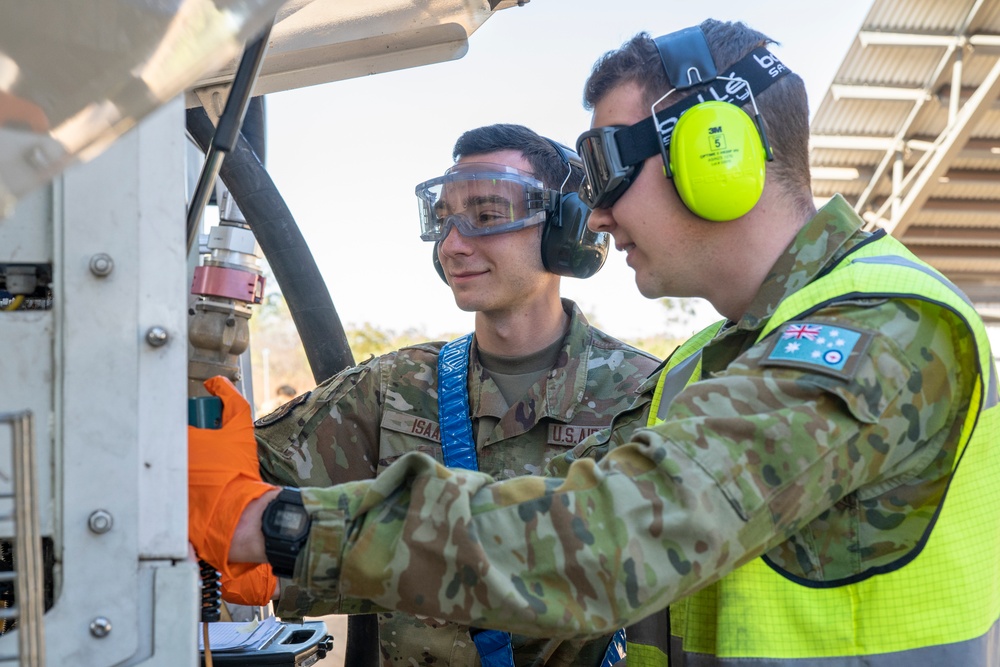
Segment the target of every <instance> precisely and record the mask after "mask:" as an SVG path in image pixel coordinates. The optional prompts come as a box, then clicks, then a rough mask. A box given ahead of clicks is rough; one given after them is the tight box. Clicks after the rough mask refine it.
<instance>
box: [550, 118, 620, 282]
mask: <svg viewBox="0 0 1000 667" xmlns="http://www.w3.org/2000/svg"><path fill="white" fill-rule="evenodd" d="M545 140H546V141H548V142H549V143H550V144H551V145H552V147H553V148H555V149H556V152H557V153H559V157H560V158H562V161H563V164H565V165H566V167H567V172H566V179H565V180H564V181H563V184H564V185H565V183H566V182H567V181H569V179H570V176H571V175H572V173H573V170H574V169H576V170H577V171H578V172H582V171H583V161H582V160H580V156H579V155H577V154H576V152H575V151H573V150H572V149H570V148H568V147H566V146H564V145H562V144H560V143H559V142H557V141H553V140H551V139H549V138H547V137H545ZM562 190H563V189H562V188H560V190H559V192H556V191H555V190H552V191H551V196H552V197H553V206H552V210H551V212H550V213H549V217H548V220H547V221H546V223H545V229H544V231H543V232H542V264H543V265H544V266H545V269H546V270H547V271H549V272H550V273H555V274H556V275H560V276H568V277H570V278H589V277H591V276H592V275H594V274H595V273H597V272H598V271H600V270H601V267H602V266H604V260H606V259H607V258H608V247H609V246H610V244H611V239H610V238H609V236H608V234H607V233H605V232H593V231H591V230H590V228H589V227H587V220H588V219H589V218H590V209H589V208H587V206H586V204H584V203H583V201H582V200H581V199H580V195H578V194H577V191H576V190H573V191H572V192H563V191H562Z"/></svg>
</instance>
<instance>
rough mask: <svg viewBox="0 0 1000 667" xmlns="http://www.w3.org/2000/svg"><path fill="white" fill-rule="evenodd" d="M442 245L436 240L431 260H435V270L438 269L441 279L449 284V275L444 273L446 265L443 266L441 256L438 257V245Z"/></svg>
mask: <svg viewBox="0 0 1000 667" xmlns="http://www.w3.org/2000/svg"><path fill="white" fill-rule="evenodd" d="M440 245H441V242H440V241H435V242H434V247H433V248H431V253H432V254H433V257H432V258H431V261H432V262H434V270H435V271H437V274H438V275H439V276H441V280H443V281H444V284H445V285H447V284H448V277H447V276H445V275H444V267H443V266H441V258H440V257H438V247H440Z"/></svg>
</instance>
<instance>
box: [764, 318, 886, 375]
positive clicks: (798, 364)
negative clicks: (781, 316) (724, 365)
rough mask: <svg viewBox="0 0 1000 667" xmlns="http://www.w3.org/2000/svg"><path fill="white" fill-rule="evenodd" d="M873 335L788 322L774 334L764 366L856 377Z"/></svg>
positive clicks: (826, 325) (843, 328)
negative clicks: (788, 367) (787, 367)
mask: <svg viewBox="0 0 1000 667" xmlns="http://www.w3.org/2000/svg"><path fill="white" fill-rule="evenodd" d="M872 337H873V336H872V334H871V333H868V332H865V331H858V330H856V329H852V328H850V327H845V326H840V325H837V326H834V325H831V324H827V323H825V322H823V323H820V322H801V321H800V322H787V323H785V324H784V325H783V326H782V328H781V329H780V330H779V331H778V332H777V333H776V334H775V335H774V340H773V341H772V342H771V347H770V349H769V350H768V351H767V355H766V356H765V357H764V359H763V360H761V362H760V365H761V366H790V367H792V368H800V369H803V370H807V371H813V372H818V373H823V374H825V375H832V376H833V377H836V378H840V379H842V380H849V379H851V378H852V377H854V373H855V372H856V371H857V368H858V364H859V363H860V362H861V358H862V356H863V355H864V353H865V350H867V349H868V345H869V343H871V341H872Z"/></svg>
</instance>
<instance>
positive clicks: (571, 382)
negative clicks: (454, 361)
mask: <svg viewBox="0 0 1000 667" xmlns="http://www.w3.org/2000/svg"><path fill="white" fill-rule="evenodd" d="M562 305H563V310H565V311H566V313H567V314H568V315H569V330H568V331H567V332H566V336H565V337H564V338H563V344H562V349H561V350H560V351H559V356H558V358H557V359H556V363H555V366H553V367H552V368H551V369H550V370H549V371H548V372H547V373H546V374H545V375H544V376H543V379H542V380H541V381H540V382H539V383H535V384H534V385H533V386H532V387H531V389H529V390H528V395H527V396H526V397H525V399H526V401H525V402H526V403H529V404H530V405H525V406H522V407H521V408H519V409H517V410H512V409H511V408H514V406H509V407H508V406H507V405H506V404H505V401H504V400H503V397H502V396H500V391H499V389H498V388H497V386H496V384H494V382H493V380H492V379H490V377H489V373H488V372H487V371H486V370H485V369H484V368H483V366H482V364H480V363H479V354H478V353H477V349H478V348H477V347H476V342H475V337H473V347H472V350H471V353H470V356H471V359H470V366H469V374H470V378H471V381H470V383H469V392H470V396H474V397H475V402H474V405H475V406H476V407H475V410H476V417H484V416H485V417H496V418H497V419H501V420H502V422H501V424H500V426H501V427H502V428H503V430H504V431H505V432H508V431H510V429H514V431H516V432H518V433H521V432H525V431H528V430H530V429H531V427H532V426H534V425H535V424H536V423H537V422H538V421H539V420H540V419H543V418H545V417H548V418H551V419H556V420H559V421H563V422H566V421H570V420H572V419H573V417H574V416H575V415H576V412H577V409H578V408H579V404H580V400H582V398H583V395H584V390H585V389H586V387H587V360H588V359H589V358H590V350H591V346H592V344H593V340H592V336H591V331H590V325H589V323H588V322H587V318H586V317H584V315H583V312H582V311H581V310H580V308H579V307H578V306H577V305H576V304H575V303H573V302H572V301H570V300H569V299H563V300H562ZM531 399H534V401H532V400H531ZM508 420H515V421H517V424H506V422H507V421H508ZM513 434H514V433H510V435H513Z"/></svg>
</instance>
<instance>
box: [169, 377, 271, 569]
mask: <svg viewBox="0 0 1000 667" xmlns="http://www.w3.org/2000/svg"><path fill="white" fill-rule="evenodd" d="M205 387H206V388H207V389H208V391H209V393H211V394H213V395H215V396H218V397H219V398H221V399H222V428H220V429H203V428H195V427H193V426H189V427H188V539H189V540H190V541H191V544H193V545H194V548H195V551H197V552H198V556H199V557H200V558H202V559H203V560H205V561H207V562H208V563H211V564H212V565H214V566H215V567H216V569H218V570H219V571H220V572H221V573H222V574H223V576H224V577H225V578H228V579H230V580H232V579H235V578H237V577H240V576H241V575H244V574H246V573H247V572H250V571H252V570H254V569H255V568H256V567H257V566H256V565H254V564H252V563H244V564H233V565H230V564H229V547H230V542H231V541H232V538H233V532H234V531H235V530H236V525H237V523H238V522H239V520H240V517H241V516H242V514H243V510H244V509H245V508H246V506H247V505H248V504H250V502H251V501H253V500H254V499H256V498H259V497H260V496H262V495H264V494H265V493H267V492H268V491H271V490H276V489H277V488H278V487H276V486H273V485H271V484H265V483H264V482H263V481H261V478H260V464H259V462H258V460H257V443H256V441H255V440H254V436H253V421H252V420H251V418H250V404H249V403H247V402H246V399H244V398H243V397H242V396H241V395H240V393H239V392H238V391H236V387H234V386H233V385H232V383H231V382H230V381H229V380H227V379H225V378H223V377H214V378H211V379H209V380H206V381H205ZM265 567H267V566H265Z"/></svg>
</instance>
